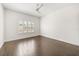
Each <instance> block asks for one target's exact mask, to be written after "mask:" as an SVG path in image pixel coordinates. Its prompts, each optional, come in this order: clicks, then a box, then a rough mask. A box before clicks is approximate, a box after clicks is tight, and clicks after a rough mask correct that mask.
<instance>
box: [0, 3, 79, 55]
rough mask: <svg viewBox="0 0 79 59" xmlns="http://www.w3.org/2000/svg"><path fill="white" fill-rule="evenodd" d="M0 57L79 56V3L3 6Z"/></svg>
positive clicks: (0, 10) (0, 28) (1, 4)
mask: <svg viewBox="0 0 79 59" xmlns="http://www.w3.org/2000/svg"><path fill="white" fill-rule="evenodd" d="M0 33H1V35H0V56H79V3H0Z"/></svg>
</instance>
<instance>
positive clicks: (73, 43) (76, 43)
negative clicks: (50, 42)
mask: <svg viewBox="0 0 79 59" xmlns="http://www.w3.org/2000/svg"><path fill="white" fill-rule="evenodd" d="M41 36H44V37H47V38H50V39H54V40H59V41H62V42H66V43H69V44H72V45H76V46H79V44H78V42H71V41H67V40H66V39H65V40H62V39H60V38H55V37H53V36H50V35H47V34H41Z"/></svg>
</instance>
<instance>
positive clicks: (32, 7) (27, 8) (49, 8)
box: [3, 3, 79, 17]
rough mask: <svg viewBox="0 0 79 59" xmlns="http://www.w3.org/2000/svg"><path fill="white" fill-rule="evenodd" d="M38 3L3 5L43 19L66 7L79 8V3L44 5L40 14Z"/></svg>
mask: <svg viewBox="0 0 79 59" xmlns="http://www.w3.org/2000/svg"><path fill="white" fill-rule="evenodd" d="M36 5H37V3H3V6H4V7H5V8H8V9H10V10H14V11H18V12H22V13H26V14H29V15H34V16H37V17H42V16H45V15H47V14H48V13H51V12H54V11H56V10H59V9H61V8H64V7H68V6H72V5H76V6H79V4H78V3H43V6H42V7H41V8H40V10H39V11H40V13H39V12H37V11H36V8H37V6H36Z"/></svg>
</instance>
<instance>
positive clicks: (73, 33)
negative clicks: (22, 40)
mask: <svg viewBox="0 0 79 59" xmlns="http://www.w3.org/2000/svg"><path fill="white" fill-rule="evenodd" d="M41 32H42V33H41V35H43V36H46V37H49V38H52V39H56V40H60V41H64V42H67V43H71V44H75V45H79V7H75V6H70V7H66V8H63V9H60V10H57V11H56V12H52V13H51V14H48V15H47V16H45V17H43V18H42V20H41Z"/></svg>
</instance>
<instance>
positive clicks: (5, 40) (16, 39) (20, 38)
mask: <svg viewBox="0 0 79 59" xmlns="http://www.w3.org/2000/svg"><path fill="white" fill-rule="evenodd" d="M34 36H39V35H33V36H28V37H20V38H15V39H13V38H12V39H10V40H5V41H4V42H9V41H14V40H20V39H24V38H30V37H34Z"/></svg>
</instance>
